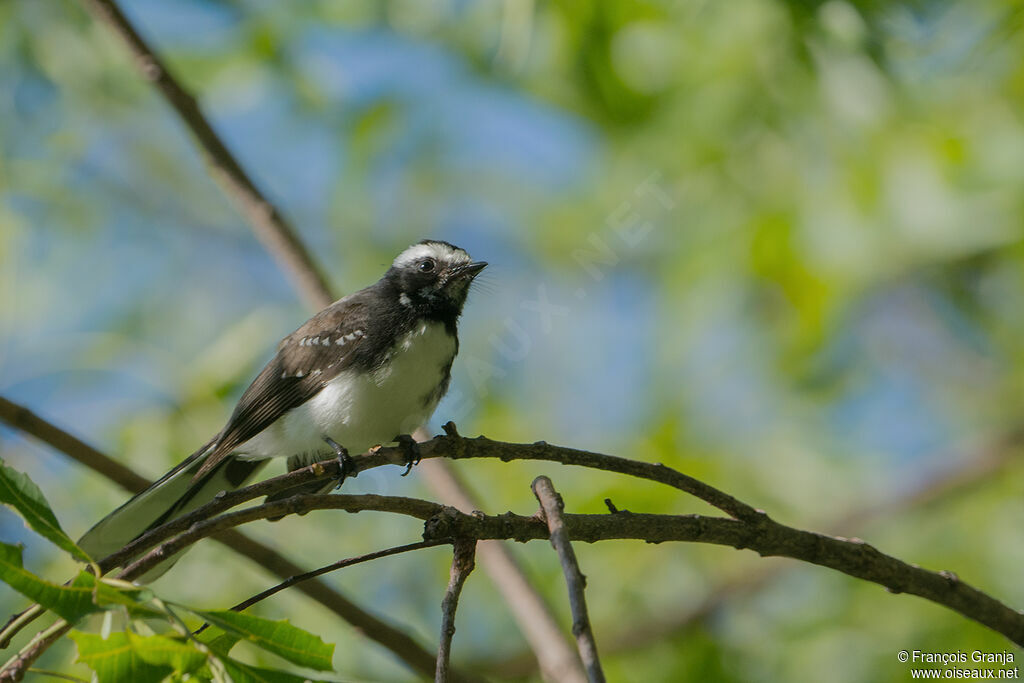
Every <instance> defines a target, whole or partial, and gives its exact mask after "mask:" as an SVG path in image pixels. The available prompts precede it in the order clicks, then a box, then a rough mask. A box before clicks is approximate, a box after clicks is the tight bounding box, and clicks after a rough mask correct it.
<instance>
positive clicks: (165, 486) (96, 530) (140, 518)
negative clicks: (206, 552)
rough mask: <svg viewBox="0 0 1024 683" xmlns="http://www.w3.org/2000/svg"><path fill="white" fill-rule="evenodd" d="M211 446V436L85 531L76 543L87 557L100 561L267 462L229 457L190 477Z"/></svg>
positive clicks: (159, 570) (154, 573)
mask: <svg viewBox="0 0 1024 683" xmlns="http://www.w3.org/2000/svg"><path fill="white" fill-rule="evenodd" d="M213 444H214V441H212V440H211V441H210V442H209V443H207V444H206V445H204V446H203V447H202V448H200V449H199V450H198V451H196V452H195V453H193V454H192V455H190V456H189V457H188V458H186V459H185V460H183V461H182V462H181V464H179V465H178V466H177V467H175V468H174V469H173V470H171V471H170V472H168V473H167V474H165V475H164V476H162V477H161V478H160V479H159V480H158V481H156V482H154V483H153V485H151V486H150V487H149V488H148V489H146V490H145V491H143V492H142V493H139V494H137V495H136V496H134V497H133V498H132V499H131V500H129V501H128V502H127V503H125V504H124V505H122V506H121V507H119V508H117V509H116V510H114V511H113V512H111V513H110V514H109V515H107V516H106V517H104V518H103V519H101V520H100V521H99V522H98V523H96V525H95V526H93V527H92V528H91V529H89V530H88V531H87V532H85V535H84V536H82V537H81V538H80V539H79V540H78V545H79V546H80V547H81V548H82V549H83V550H85V552H87V553H89V555H90V557H92V558H93V559H96V560H99V559H102V558H104V557H106V556H107V555H110V554H112V553H115V552H117V551H118V550H120V549H121V548H123V547H124V546H125V545H127V544H128V543H130V542H132V541H133V540H135V539H136V538H138V537H139V536H141V535H142V534H144V533H146V532H147V531H149V530H150V529H153V528H155V527H158V526H160V525H161V524H164V523H165V522H169V521H171V520H172V519H174V518H176V517H180V516H181V515H184V514H187V513H189V512H191V511H193V510H195V509H196V508H198V507H199V506H201V505H204V504H206V503H209V502H210V501H211V500H213V499H214V497H215V496H216V495H217V493H219V492H220V491H230V490H233V489H237V488H239V487H240V486H242V485H243V484H244V483H245V482H246V481H248V480H249V479H250V478H251V477H252V476H253V475H255V474H256V472H258V471H259V470H260V469H262V468H263V466H264V465H266V463H267V461H266V460H256V461H253V460H241V459H239V458H237V457H235V456H233V455H230V456H228V457H226V458H224V459H223V460H222V461H221V462H220V463H218V464H217V466H216V467H215V468H214V469H212V470H210V471H209V472H207V473H205V474H204V475H203V476H202V477H200V478H198V479H195V475H196V473H197V472H198V471H199V468H200V467H202V464H203V461H205V460H206V457H207V456H208V455H209V454H210V452H211V451H212V450H213V448H212V447H213ZM194 479H195V480H194ZM193 480H194V481H193ZM176 560H177V557H174V558H171V559H169V560H167V561H165V562H163V563H161V564H159V565H158V566H157V567H155V568H154V569H152V570H151V571H149V572H147V573H146V575H145V576H144V577H142V581H152V580H153V579H156V578H157V577H159V576H160V575H162V574H163V573H164V572H165V571H167V570H168V569H170V568H171V566H172V565H173V564H174V562H175V561H176Z"/></svg>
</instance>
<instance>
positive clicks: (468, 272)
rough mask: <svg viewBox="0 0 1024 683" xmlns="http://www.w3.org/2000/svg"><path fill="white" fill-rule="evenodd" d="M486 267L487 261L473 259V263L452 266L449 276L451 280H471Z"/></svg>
mask: <svg viewBox="0 0 1024 683" xmlns="http://www.w3.org/2000/svg"><path fill="white" fill-rule="evenodd" d="M486 267H487V261H474V262H473V263H466V264H464V265H461V266H456V267H455V268H452V270H451V273H450V275H449V278H450V279H453V280H454V279H459V280H472V279H473V278H475V277H476V276H477V275H479V274H480V271H481V270H483V269H484V268H486Z"/></svg>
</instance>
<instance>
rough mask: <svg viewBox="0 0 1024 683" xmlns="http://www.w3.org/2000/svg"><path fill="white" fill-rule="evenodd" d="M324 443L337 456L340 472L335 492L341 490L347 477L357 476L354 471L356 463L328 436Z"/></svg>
mask: <svg viewBox="0 0 1024 683" xmlns="http://www.w3.org/2000/svg"><path fill="white" fill-rule="evenodd" d="M324 441H326V442H327V445H328V446H330V447H331V448H333V449H334V452H335V453H336V454H337V456H338V465H339V468H340V470H339V473H338V485H337V486H335V487H334V488H335V490H337V489H340V488H341V485H342V484H344V483H345V479H347V478H348V476H349V475H352V476H353V477H355V476H358V475H359V473H358V472H357V471H356V463H355V461H354V460H353V459H352V456H350V455H349V454H348V449H347V448H345V447H344V446H342V445H341V444H339V443H338V442H337V441H335V440H334V439H332V438H331V437H329V436H325V437H324Z"/></svg>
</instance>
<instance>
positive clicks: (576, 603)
mask: <svg viewBox="0 0 1024 683" xmlns="http://www.w3.org/2000/svg"><path fill="white" fill-rule="evenodd" d="M532 488H533V494H534V495H535V496H536V497H537V501H538V502H540V508H541V511H542V512H543V513H544V520H545V522H547V525H548V531H549V532H550V533H551V545H552V547H554V549H555V552H557V553H558V559H559V561H560V562H561V563H562V573H563V574H565V583H566V586H567V587H568V588H569V607H570V609H571V610H572V634H573V635H574V636H576V646H577V647H578V648H579V651H580V659H582V660H583V667H584V668H585V669H586V671H587V680H589V681H590V683H604V680H605V678H604V671H603V670H602V669H601V660H600V659H599V658H598V656H597V641H596V640H594V631H593V629H592V628H591V627H590V616H589V615H588V614H587V600H586V595H585V590H584V589H585V588H586V585H587V578H586V577H585V576H583V572H581V571H580V565H579V562H578V561H577V560H576V553H575V551H573V549H572V543H571V542H570V540H569V533H568V531H566V528H565V522H564V521H563V520H562V505H563V503H562V497H561V496H560V495H558V492H557V491H555V487H554V485H552V483H551V480H550V479H548V478H547V477H537V478H536V479H534V480H533V487H532Z"/></svg>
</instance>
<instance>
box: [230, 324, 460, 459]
mask: <svg viewBox="0 0 1024 683" xmlns="http://www.w3.org/2000/svg"><path fill="white" fill-rule="evenodd" d="M454 356H455V339H454V338H453V337H452V336H451V335H449V334H448V333H447V331H446V330H445V328H444V325H443V324H441V323H420V324H419V325H417V326H416V328H414V329H413V330H412V331H411V332H409V333H408V334H406V335H404V336H403V337H402V338H400V339H399V340H398V341H397V342H396V343H395V345H394V346H393V347H392V348H391V350H390V351H389V355H388V359H387V360H386V361H385V362H384V363H383V365H382V366H381V367H380V368H379V369H377V370H375V371H373V372H370V373H360V372H358V371H356V370H346V371H344V372H342V373H341V374H339V375H338V376H337V377H335V378H334V379H332V380H331V381H330V382H329V383H328V384H327V386H325V387H324V388H323V389H322V390H321V391H320V392H319V393H318V394H317V395H316V396H314V397H313V398H311V399H310V400H309V401H307V402H306V403H304V404H303V405H301V406H299V407H297V408H295V409H293V410H291V411H289V412H288V413H286V414H285V416H284V417H282V418H281V419H279V420H277V421H276V422H275V423H274V424H272V425H270V427H268V428H267V429H266V430H264V431H263V432H262V433H261V434H259V435H257V436H255V437H253V438H252V439H250V440H249V441H247V442H246V443H245V444H243V445H242V446H241V447H239V449H238V453H240V454H242V455H244V456H245V457H247V458H253V459H257V458H271V457H277V456H282V457H287V456H291V455H297V454H313V453H330V448H329V447H328V446H327V444H326V443H325V442H324V440H323V437H324V436H330V437H331V438H332V439H334V440H335V441H336V442H338V443H339V444H341V445H342V446H344V447H345V448H347V449H348V450H349V451H351V452H352V453H362V452H363V451H365V450H366V449H368V448H370V447H371V446H374V445H376V444H379V443H384V442H387V441H391V440H392V439H394V437H395V436H397V435H399V434H409V433H411V432H412V431H413V430H415V429H416V428H417V427H420V426H422V425H423V423H424V422H426V420H427V419H428V418H429V417H430V416H431V415H432V414H433V412H434V408H436V407H437V401H438V400H439V399H440V396H439V395H438V394H437V392H436V389H437V387H438V385H440V383H441V381H442V380H443V378H444V373H445V370H446V368H447V367H448V365H449V364H450V363H451V361H452V359H453V358H454ZM428 399H429V400H428Z"/></svg>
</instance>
